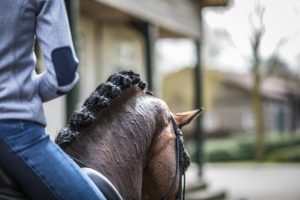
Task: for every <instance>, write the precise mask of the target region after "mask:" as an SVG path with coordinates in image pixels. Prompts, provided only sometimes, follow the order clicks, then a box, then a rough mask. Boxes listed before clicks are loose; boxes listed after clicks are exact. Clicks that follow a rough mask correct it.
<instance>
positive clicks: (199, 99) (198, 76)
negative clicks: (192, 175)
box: [194, 7, 204, 176]
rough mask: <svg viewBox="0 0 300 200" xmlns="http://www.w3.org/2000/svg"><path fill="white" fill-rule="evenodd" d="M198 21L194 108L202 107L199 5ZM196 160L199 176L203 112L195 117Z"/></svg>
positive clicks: (200, 16) (202, 148) (202, 140)
mask: <svg viewBox="0 0 300 200" xmlns="http://www.w3.org/2000/svg"><path fill="white" fill-rule="evenodd" d="M199 19H200V20H199V21H200V38H198V39H196V40H195V47H196V52H195V53H196V65H195V68H194V81H195V82H194V85H195V87H194V88H195V97H194V106H195V108H201V107H203V100H202V99H203V98H202V97H203V78H202V67H201V66H202V60H201V53H202V52H201V44H202V38H203V31H202V30H203V26H202V8H201V7H199ZM196 120H197V121H196V133H195V141H196V159H197V160H196V162H197V163H198V172H199V176H202V174H203V165H204V131H203V124H202V123H203V122H202V121H203V114H202V115H200V116H199V117H198V118H196Z"/></svg>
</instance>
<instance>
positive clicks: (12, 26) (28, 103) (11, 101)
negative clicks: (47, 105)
mask: <svg viewBox="0 0 300 200" xmlns="http://www.w3.org/2000/svg"><path fill="white" fill-rule="evenodd" d="M36 40H38V41H39V45H40V47H41V49H42V52H43V61H44V63H45V66H46V71H45V72H44V73H42V74H37V73H36V72H35V67H36V56H35V54H34V51H33V49H34V43H35V41H36ZM77 65H78V61H77V58H76V55H75V53H74V48H73V44H72V40H71V34H70V30H69V23H68V18H67V14H66V9H65V5H64V2H63V0H0V120H4V119H21V120H28V121H33V122H37V123H41V124H44V125H46V120H45V116H44V111H43V107H42V103H43V102H46V101H49V100H51V99H54V98H56V97H58V96H61V95H63V94H65V93H67V92H68V91H70V90H71V89H72V88H73V87H74V86H75V84H76V83H77V81H78V79H79V77H78V74H77V72H76V70H77Z"/></svg>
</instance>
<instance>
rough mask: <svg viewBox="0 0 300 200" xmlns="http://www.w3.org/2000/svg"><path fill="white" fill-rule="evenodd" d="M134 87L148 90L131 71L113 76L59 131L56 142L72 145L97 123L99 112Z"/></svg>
mask: <svg viewBox="0 0 300 200" xmlns="http://www.w3.org/2000/svg"><path fill="white" fill-rule="evenodd" d="M132 85H138V87H139V88H140V89H141V90H142V91H144V89H145V88H146V83H145V82H143V81H142V80H141V79H140V75H139V74H137V73H134V72H133V71H131V70H125V71H121V72H119V73H116V74H113V75H111V76H110V77H109V78H108V79H107V81H106V82H105V83H102V84H100V85H99V86H98V87H97V88H96V90H95V91H94V92H93V93H92V94H91V95H90V96H89V97H88V98H87V99H86V101H85V102H84V104H83V106H82V107H81V108H80V109H79V110H77V111H75V112H74V113H73V115H72V116H71V119H70V122H69V124H68V125H67V127H65V128H63V129H62V130H60V131H59V133H58V136H57V137H56V139H55V142H56V143H57V144H58V145H63V144H68V143H72V142H73V141H74V140H75V139H76V137H77V135H78V134H79V131H80V130H82V129H84V128H86V127H88V126H90V125H91V124H92V123H93V122H94V121H95V119H96V117H95V116H96V114H97V113H98V112H100V111H101V110H102V109H103V108H106V107H107V106H109V105H110V103H111V100H112V99H114V98H115V97H117V96H119V95H120V93H121V92H122V91H124V90H126V89H127V88H129V87H130V86H132Z"/></svg>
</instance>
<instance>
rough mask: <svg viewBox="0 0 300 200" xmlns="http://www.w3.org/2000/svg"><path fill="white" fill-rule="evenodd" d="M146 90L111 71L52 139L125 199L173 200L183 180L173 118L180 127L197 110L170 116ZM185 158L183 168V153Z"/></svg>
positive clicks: (127, 74) (134, 78)
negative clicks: (103, 178) (54, 138)
mask: <svg viewBox="0 0 300 200" xmlns="http://www.w3.org/2000/svg"><path fill="white" fill-rule="evenodd" d="M144 89H145V83H144V82H142V81H141V80H140V77H139V75H138V74H135V73H134V72H132V71H123V72H120V73H118V74H114V75H112V76H111V77H110V78H109V79H108V81H107V82H106V83H104V84H101V85H100V86H99V87H98V88H97V89H96V90H95V91H94V92H93V93H92V94H91V96H90V97H89V98H88V99H87V100H86V101H85V103H84V105H83V106H82V108H81V109H79V110H78V111H76V112H75V113H74V114H73V116H72V118H71V120H70V123H69V125H68V126H67V127H66V128H65V129H63V130H62V131H60V133H59V134H58V137H57V138H56V142H57V143H58V144H59V145H60V146H61V147H62V148H63V149H64V151H65V152H67V153H68V154H69V155H71V156H72V157H74V158H76V159H78V160H80V161H81V162H82V163H84V164H86V165H87V166H89V167H91V168H93V169H96V170H98V171H99V172H101V173H102V174H103V175H105V176H106V177H107V178H108V179H109V180H110V181H111V182H112V183H113V184H114V186H115V187H116V188H117V189H118V191H119V192H120V194H121V196H122V197H123V199H125V200H132V199H133V200H135V199H151V200H156V199H158V200H159V199H176V197H177V195H178V193H179V191H180V189H181V188H180V186H181V184H180V180H181V178H180V176H179V175H176V174H177V173H178V172H177V171H178V170H177V165H178V164H177V156H176V135H175V130H174V127H173V125H172V116H174V118H175V119H176V124H177V125H178V127H182V126H184V125H186V124H188V123H189V122H190V121H191V120H192V119H193V118H194V117H195V116H197V115H198V114H199V113H200V111H201V110H195V111H190V112H184V113H177V114H172V113H171V112H170V110H169V108H168V106H167V105H166V103H165V102H163V101H162V100H160V99H158V98H155V97H154V96H153V95H152V94H150V93H149V92H145V91H144ZM175 129H176V127H175ZM183 162H184V168H185V169H184V170H186V168H187V166H188V165H189V157H188V156H187V154H184V160H183Z"/></svg>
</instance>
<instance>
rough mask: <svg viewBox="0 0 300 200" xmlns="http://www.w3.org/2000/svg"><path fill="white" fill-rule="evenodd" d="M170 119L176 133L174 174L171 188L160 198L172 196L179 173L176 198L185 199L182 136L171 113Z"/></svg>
mask: <svg viewBox="0 0 300 200" xmlns="http://www.w3.org/2000/svg"><path fill="white" fill-rule="evenodd" d="M170 116H171V121H172V125H173V129H174V132H175V135H176V175H175V178H174V180H173V183H172V186H171V189H170V190H169V192H168V194H167V195H166V196H165V197H164V198H162V200H167V199H170V198H171V197H172V196H171V195H172V193H173V191H174V190H175V188H176V180H177V177H178V174H179V188H180V190H179V192H178V194H177V197H176V200H184V199H185V169H184V162H185V156H184V154H185V153H184V146H183V136H182V132H181V130H180V128H179V127H178V125H177V123H176V120H175V119H174V117H173V115H172V114H170Z"/></svg>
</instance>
